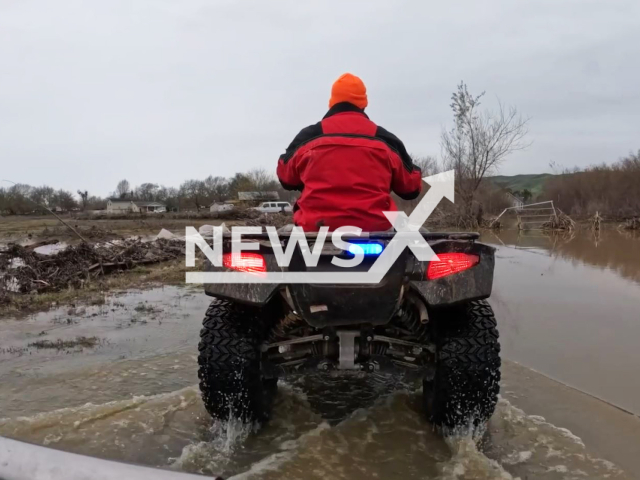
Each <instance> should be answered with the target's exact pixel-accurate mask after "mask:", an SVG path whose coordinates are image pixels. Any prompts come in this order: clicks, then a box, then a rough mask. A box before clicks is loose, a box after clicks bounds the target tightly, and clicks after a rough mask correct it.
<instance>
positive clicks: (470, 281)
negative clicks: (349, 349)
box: [204, 232, 495, 326]
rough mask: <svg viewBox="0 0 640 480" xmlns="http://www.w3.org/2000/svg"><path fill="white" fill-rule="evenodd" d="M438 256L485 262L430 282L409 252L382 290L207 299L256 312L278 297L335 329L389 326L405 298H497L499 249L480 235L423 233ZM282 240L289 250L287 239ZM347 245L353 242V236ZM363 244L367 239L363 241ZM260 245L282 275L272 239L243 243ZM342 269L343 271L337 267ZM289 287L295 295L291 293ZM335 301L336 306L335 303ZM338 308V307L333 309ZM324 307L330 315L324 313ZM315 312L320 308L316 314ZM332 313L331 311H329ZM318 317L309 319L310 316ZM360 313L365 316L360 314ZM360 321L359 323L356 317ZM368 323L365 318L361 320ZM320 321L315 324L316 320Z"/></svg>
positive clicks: (230, 292) (304, 290) (435, 303)
mask: <svg viewBox="0 0 640 480" xmlns="http://www.w3.org/2000/svg"><path fill="white" fill-rule="evenodd" d="M393 235H394V233H393V232H375V233H369V234H368V236H367V237H366V238H368V239H370V240H375V241H377V242H381V243H383V244H384V243H388V241H390V239H391V238H393ZM423 237H424V238H425V239H427V241H428V242H429V244H430V246H431V248H432V249H433V251H434V252H435V253H436V254H439V253H447V252H462V253H469V254H473V255H478V256H479V257H480V262H479V263H478V264H477V265H475V266H474V267H472V268H470V269H469V270H465V271H462V272H458V273H455V274H453V275H449V276H447V277H443V278H438V279H435V280H427V279H426V271H427V268H428V263H429V262H419V261H418V260H416V258H415V257H414V256H413V254H412V253H411V251H410V250H409V249H405V251H404V253H403V254H402V255H401V256H400V257H399V258H398V260H397V261H396V263H395V264H394V266H393V267H392V268H391V269H390V270H389V272H388V273H387V275H386V276H385V278H384V279H383V281H382V282H380V284H373V285H306V284H297V285H291V286H287V285H282V284H260V283H251V284H222V283H216V284H205V286H204V288H205V293H206V294H207V295H210V296H212V297H219V298H224V299H229V300H233V301H235V302H240V303H245V304H251V305H256V306H261V305H265V304H266V303H268V302H269V301H270V300H271V299H272V298H273V297H274V296H276V295H278V296H279V295H280V293H283V294H285V296H286V297H287V300H288V302H289V303H291V302H292V301H293V303H294V304H295V306H296V307H297V308H296V310H297V311H299V312H300V313H301V314H302V315H303V317H305V320H307V321H308V322H309V323H311V324H312V325H313V324H314V323H318V326H320V324H324V323H325V320H327V319H320V317H325V316H327V317H331V319H332V321H331V322H330V323H332V324H345V323H362V322H369V323H374V324H384V323H386V322H388V321H389V319H390V317H391V315H392V314H393V312H394V311H395V309H396V308H397V305H398V304H399V301H400V300H401V297H402V295H404V294H406V292H408V291H414V292H415V293H417V294H418V296H419V297H420V298H422V299H423V301H424V302H425V303H426V304H427V305H428V306H431V307H439V306H445V305H452V304H456V303H460V302H466V301H470V300H479V299H484V298H487V297H489V296H490V295H491V288H492V285H493V270H494V263H495V249H494V248H492V247H489V246H487V245H484V244H481V243H478V242H476V240H477V238H478V237H479V235H478V234H477V233H423ZM280 238H281V239H282V241H283V244H284V245H285V246H286V242H287V238H288V237H287V235H286V234H281V235H280ZM307 238H308V239H309V243H310V244H311V243H312V242H313V238H314V234H308V235H307ZM343 239H345V240H348V239H349V238H348V237H347V236H344V237H343ZM357 239H358V240H362V239H363V236H360V237H357ZM248 240H252V241H256V242H259V243H260V250H259V253H260V254H262V255H263V257H264V259H265V262H266V265H267V270H268V271H279V270H281V267H279V266H278V264H277V262H276V258H275V256H274V255H273V251H272V249H271V247H270V246H269V243H268V237H267V235H266V234H252V235H243V241H248ZM223 245H224V251H225V252H226V251H230V250H231V244H230V238H229V237H227V236H225V241H224V242H223ZM299 257H300V255H299V254H298V252H296V254H294V258H293V261H292V263H291V266H290V270H292V271H294V270H297V271H300V268H299V267H297V266H296V258H299ZM328 259H330V257H329V256H328V257H326V258H325V257H324V255H323V257H322V259H321V261H320V263H319V268H323V265H325V266H324V268H327V267H326V262H327V260H328ZM371 263H372V261H369V262H366V260H365V262H363V263H362V264H361V265H360V266H359V267H357V268H358V269H364V270H365V271H366V270H367V269H368V268H369V267H370V264H371ZM333 268H336V269H337V268H339V267H333ZM206 270H207V271H223V270H226V269H225V268H224V267H215V266H213V265H211V264H210V263H209V262H207V265H206ZM287 287H289V291H288V292H287ZM332 299H333V300H332ZM331 304H332V305H331ZM323 306H327V310H326V311H324V313H323V310H322V309H323ZM311 307H314V308H311ZM329 307H331V308H329ZM310 308H311V310H314V314H313V315H305V314H304V312H307V313H310V310H309V309H310ZM355 312H359V314H355ZM353 315H355V317H354V316H353ZM360 317H362V318H360ZM314 318H315V319H317V320H318V322H315V321H314V320H313V319H314Z"/></svg>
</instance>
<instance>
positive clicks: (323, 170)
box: [277, 73, 422, 232]
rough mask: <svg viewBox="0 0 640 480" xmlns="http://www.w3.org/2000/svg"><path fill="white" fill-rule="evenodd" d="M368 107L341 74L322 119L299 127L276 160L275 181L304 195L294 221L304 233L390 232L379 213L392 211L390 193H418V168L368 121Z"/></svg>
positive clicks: (362, 90) (350, 78)
mask: <svg viewBox="0 0 640 480" xmlns="http://www.w3.org/2000/svg"><path fill="white" fill-rule="evenodd" d="M367 104H368V100H367V89H366V87H365V85H364V83H363V82H362V80H360V78H358V77H356V76H355V75H352V74H350V73H345V74H344V75H342V76H340V78H338V80H336V82H335V83H334V84H333V87H332V88H331V99H330V100H329V111H328V112H327V114H326V115H325V116H324V118H323V119H322V121H320V122H318V123H316V124H314V125H310V126H308V127H306V128H304V129H302V130H301V131H300V133H298V135H297V136H296V137H295V138H294V140H293V142H291V145H289V147H288V148H287V151H286V152H285V153H284V154H283V155H281V156H280V159H279V161H278V170H277V172H278V179H279V180H280V183H281V184H282V186H283V187H284V188H285V189H287V190H301V191H302V195H301V197H300V199H299V200H298V201H297V203H296V206H295V207H294V211H295V214H294V220H295V223H296V225H299V226H301V227H303V228H304V230H305V231H307V232H308V231H317V230H318V229H319V228H320V227H322V226H328V227H329V229H330V230H334V229H336V228H338V227H341V226H347V225H349V226H351V225H353V226H355V227H359V228H361V229H362V230H363V231H365V232H375V231H381V230H388V229H389V228H390V227H391V225H390V224H389V221H388V220H387V218H386V217H385V216H384V214H383V213H382V212H383V211H393V210H396V206H395V204H394V202H393V199H392V198H391V194H390V192H391V191H393V192H395V193H396V195H398V196H399V197H400V198H402V199H405V200H413V199H415V198H416V197H417V196H418V195H419V194H420V189H421V185H422V178H421V172H420V169H419V168H418V167H416V166H415V165H414V164H413V162H412V161H411V157H410V156H409V154H408V153H407V150H406V149H405V147H404V145H403V144H402V142H401V141H400V140H399V139H398V138H397V137H396V136H395V135H393V134H392V133H390V132H388V131H387V130H385V129H384V128H382V127H379V126H377V125H376V124H375V123H373V122H372V121H371V120H369V117H368V116H367V114H366V113H364V109H365V108H366V107H367Z"/></svg>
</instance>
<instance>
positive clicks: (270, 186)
mask: <svg viewBox="0 0 640 480" xmlns="http://www.w3.org/2000/svg"><path fill="white" fill-rule="evenodd" d="M247 178H248V179H249V181H250V182H251V184H252V185H253V188H254V189H255V191H256V192H266V191H269V190H275V189H276V188H277V186H278V182H277V181H276V178H275V177H274V176H273V174H271V173H269V172H267V171H266V170H265V169H264V168H254V169H253V170H250V171H249V172H247Z"/></svg>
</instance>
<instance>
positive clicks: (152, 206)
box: [107, 198, 167, 213]
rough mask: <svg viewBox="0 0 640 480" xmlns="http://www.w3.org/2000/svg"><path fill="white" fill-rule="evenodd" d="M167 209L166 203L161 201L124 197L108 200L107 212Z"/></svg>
mask: <svg viewBox="0 0 640 480" xmlns="http://www.w3.org/2000/svg"><path fill="white" fill-rule="evenodd" d="M166 211H167V207H166V205H165V204H164V203H159V202H141V201H137V200H127V199H123V198H110V199H108V200H107V213H162V212H166Z"/></svg>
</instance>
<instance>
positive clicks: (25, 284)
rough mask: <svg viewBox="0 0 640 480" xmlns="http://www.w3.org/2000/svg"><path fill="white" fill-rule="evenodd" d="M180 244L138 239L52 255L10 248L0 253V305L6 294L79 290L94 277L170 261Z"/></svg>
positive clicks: (84, 246)
mask: <svg viewBox="0 0 640 480" xmlns="http://www.w3.org/2000/svg"><path fill="white" fill-rule="evenodd" d="M184 252H185V243H184V241H181V240H166V239H158V240H156V241H154V242H143V241H141V240H140V239H130V240H124V241H121V242H118V243H117V244H116V243H104V244H97V245H89V244H87V243H81V244H79V245H74V246H70V247H68V248H66V249H64V250H62V251H60V252H59V253H57V254H55V255H43V254H40V253H37V252H34V251H33V249H32V248H28V247H22V246H20V245H15V244H11V245H9V246H8V248H7V249H6V250H2V251H0V303H2V298H3V296H4V297H6V294H7V292H8V291H12V292H19V293H36V292H50V291H58V290H62V289H65V288H69V287H75V288H80V287H82V286H83V284H84V283H86V282H87V281H90V280H91V279H94V278H96V277H99V276H102V275H107V274H110V273H112V272H115V271H120V270H127V269H130V268H133V267H135V266H137V265H146V264H151V263H157V262H163V261H166V260H172V259H174V258H178V257H181V256H183V255H184Z"/></svg>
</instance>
